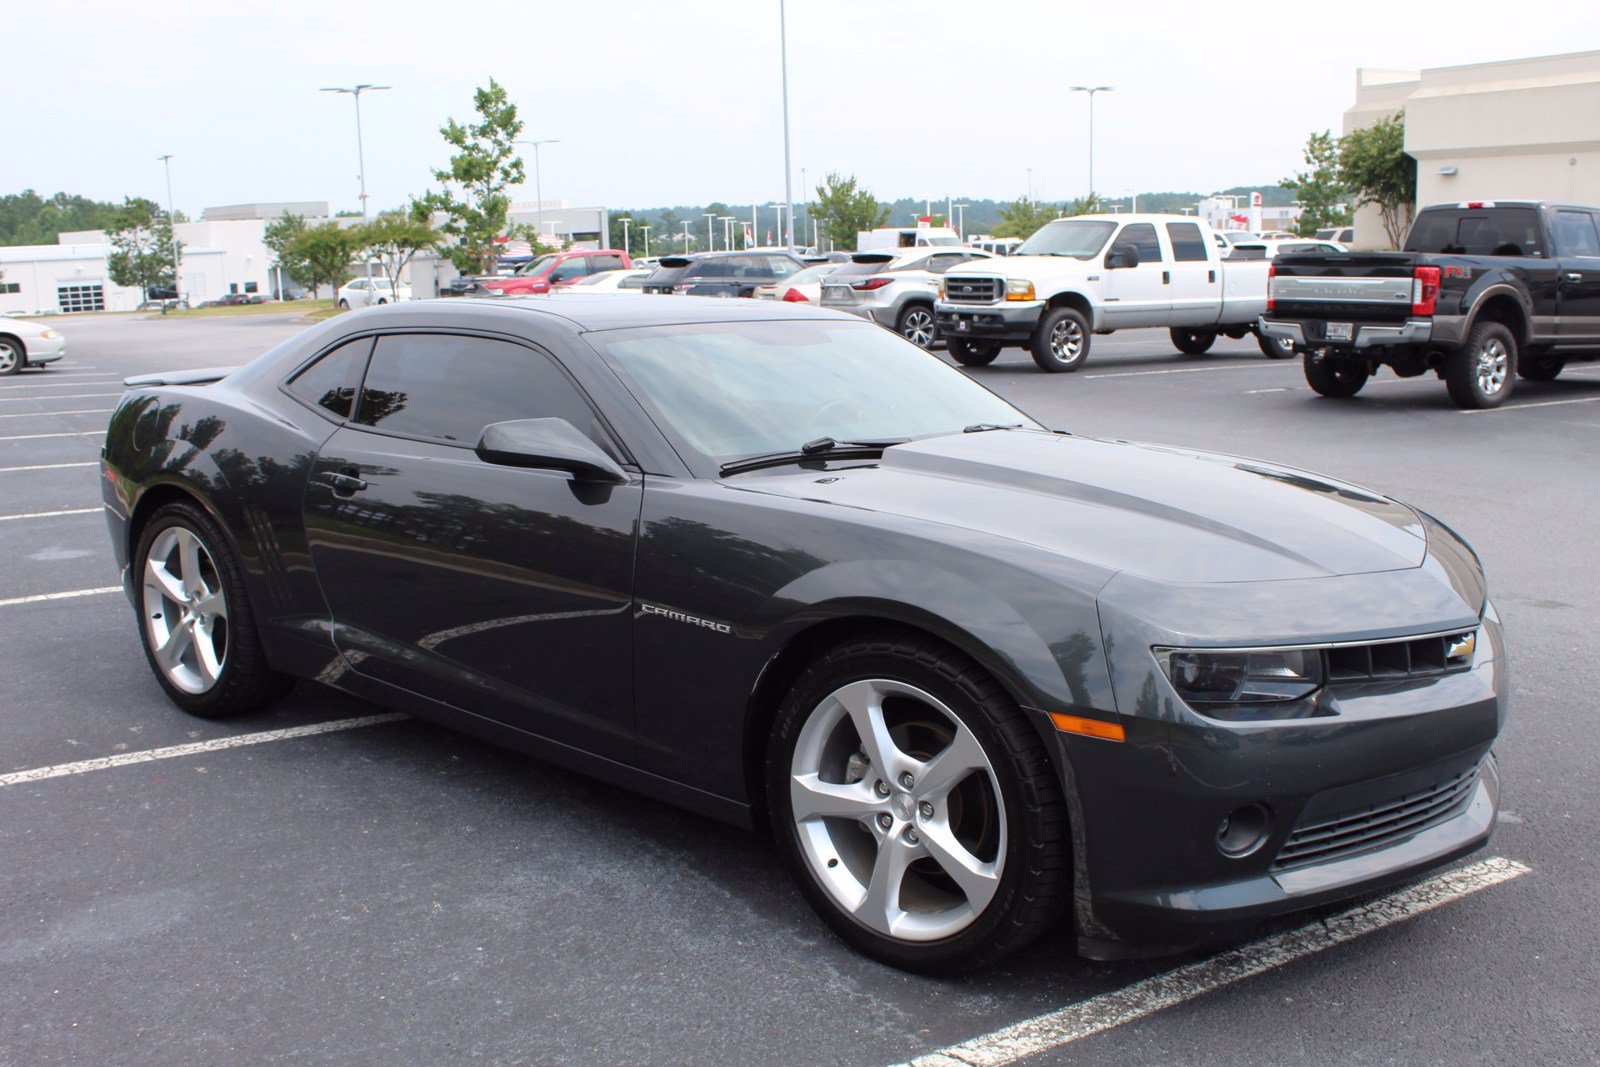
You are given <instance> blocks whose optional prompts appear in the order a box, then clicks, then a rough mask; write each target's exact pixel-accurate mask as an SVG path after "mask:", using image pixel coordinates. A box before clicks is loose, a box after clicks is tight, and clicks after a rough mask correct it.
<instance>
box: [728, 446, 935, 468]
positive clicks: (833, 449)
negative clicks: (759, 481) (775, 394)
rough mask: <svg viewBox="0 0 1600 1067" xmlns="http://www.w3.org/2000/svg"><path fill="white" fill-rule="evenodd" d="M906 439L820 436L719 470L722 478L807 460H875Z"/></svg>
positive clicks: (736, 461) (732, 462) (747, 457)
mask: <svg viewBox="0 0 1600 1067" xmlns="http://www.w3.org/2000/svg"><path fill="white" fill-rule="evenodd" d="M909 440H911V438H909V437H886V438H884V439H883V440H881V441H835V440H834V439H833V438H831V437H819V438H817V439H816V440H815V441H807V442H806V443H805V444H803V445H801V446H800V447H799V448H797V449H795V450H794V451H792V452H769V453H767V454H766V455H763V456H746V457H745V458H744V459H735V460H731V461H729V462H727V463H724V464H723V465H722V467H721V468H720V469H721V472H722V473H723V474H724V475H728V474H738V473H740V472H741V471H753V470H760V469H761V468H763V467H781V466H784V465H785V464H789V463H802V462H804V461H806V460H808V459H876V458H877V457H879V456H881V455H883V450H884V449H886V448H891V447H893V446H894V445H903V444H905V443H906V442H907V441H909Z"/></svg>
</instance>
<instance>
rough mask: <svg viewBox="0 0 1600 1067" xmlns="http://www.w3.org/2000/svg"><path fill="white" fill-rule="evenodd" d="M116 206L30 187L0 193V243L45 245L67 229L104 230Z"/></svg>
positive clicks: (114, 213)
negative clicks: (42, 194) (45, 194)
mask: <svg viewBox="0 0 1600 1067" xmlns="http://www.w3.org/2000/svg"><path fill="white" fill-rule="evenodd" d="M119 210H120V208H119V207H118V206H117V205H116V204H113V203H104V202H102V201H99V200H90V199H89V198H88V197H86V196H74V195H70V194H67V193H56V194H55V195H54V196H52V197H49V198H48V199H46V198H45V197H42V196H40V195H39V194H38V193H36V192H34V191H33V190H32V189H24V190H23V191H22V192H20V193H7V194H5V195H4V196H0V245H48V244H55V243H56V238H57V237H58V236H60V235H61V234H62V233H63V232H65V231H68V230H108V229H110V228H111V226H112V224H113V222H114V220H115V218H116V215H117V212H118V211H119Z"/></svg>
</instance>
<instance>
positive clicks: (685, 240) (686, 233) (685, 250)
mask: <svg viewBox="0 0 1600 1067" xmlns="http://www.w3.org/2000/svg"><path fill="white" fill-rule="evenodd" d="M678 236H679V237H682V238H683V254H684V255H688V254H689V239H690V238H691V237H693V236H694V234H692V233H690V232H689V227H687V226H685V227H684V228H683V232H682V233H680V234H678Z"/></svg>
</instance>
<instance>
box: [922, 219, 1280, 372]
mask: <svg viewBox="0 0 1600 1067" xmlns="http://www.w3.org/2000/svg"><path fill="white" fill-rule="evenodd" d="M1267 268H1268V261H1267V260H1266V259H1264V258H1262V257H1261V255H1260V253H1259V251H1257V252H1256V253H1254V254H1250V253H1238V252H1236V253H1232V254H1230V252H1229V250H1228V246H1226V245H1225V243H1224V242H1223V241H1221V240H1220V239H1219V238H1218V236H1217V235H1216V233H1215V232H1214V231H1213V230H1212V229H1211V227H1210V226H1208V225H1207V224H1206V223H1205V222H1204V221H1203V220H1200V219H1196V218H1193V217H1190V216H1185V215H1079V216H1076V217H1074V218H1068V219H1056V220H1055V221H1054V222H1051V223H1048V224H1046V225H1045V226H1043V227H1042V228H1040V229H1039V230H1038V232H1036V233H1035V234H1034V235H1033V236H1032V237H1029V238H1028V239H1027V240H1026V241H1024V242H1023V243H1022V244H1021V246H1019V247H1018V248H1017V250H1016V251H1015V252H1014V253H1012V254H1011V255H1010V256H1008V257H1006V258H1004V259H986V260H984V261H983V262H981V263H968V264H963V265H961V266H959V267H954V268H952V269H951V270H950V271H949V272H948V273H947V274H945V276H944V284H943V286H942V288H941V290H940V298H939V301H938V303H937V304H936V305H935V313H936V317H937V319H938V328H939V333H940V335H941V336H942V337H943V338H944V340H945V343H946V345H947V347H948V349H949V352H950V355H951V357H952V358H953V359H955V361H956V362H958V363H960V364H962V365H964V366H968V367H981V366H984V365H985V364H988V363H992V362H994V359H995V357H996V356H998V355H999V354H1000V349H1001V348H1003V347H1004V346H1006V345H1008V344H1012V345H1023V346H1025V347H1026V348H1027V349H1028V350H1029V351H1030V352H1032V353H1033V361H1034V362H1035V363H1037V364H1038V365H1039V368H1040V369H1041V370H1046V371H1074V370H1077V369H1078V368H1079V367H1081V366H1083V361H1084V360H1085V359H1087V358H1088V357H1089V342H1090V339H1091V337H1092V336H1093V335H1094V334H1097V333H1102V334H1104V333H1111V332H1112V331H1114V330H1126V329H1143V328H1148V327H1156V326H1164V327H1166V328H1167V329H1168V330H1169V331H1170V333H1171V335H1172V343H1173V344H1174V345H1176V346H1177V348H1178V350H1179V351H1180V352H1183V353H1185V354H1187V355H1196V356H1197V355H1200V354H1201V353H1203V352H1205V351H1206V350H1207V349H1208V348H1210V347H1211V345H1212V343H1213V342H1215V341H1216V339H1217V337H1218V336H1225V337H1233V338H1239V337H1244V336H1246V335H1248V334H1252V333H1255V332H1256V320H1257V319H1258V318H1259V317H1260V316H1261V315H1262V314H1263V313H1264V312H1265V311H1266V310H1267ZM1256 336H1257V341H1258V342H1259V344H1260V345H1261V351H1262V352H1263V353H1264V354H1265V355H1267V356H1269V357H1271V358H1273V359H1284V358H1287V357H1289V356H1292V355H1294V349H1293V347H1292V346H1288V345H1284V344H1283V343H1282V342H1279V341H1274V340H1270V339H1267V338H1262V337H1261V336H1260V335H1259V334H1257V335H1256Z"/></svg>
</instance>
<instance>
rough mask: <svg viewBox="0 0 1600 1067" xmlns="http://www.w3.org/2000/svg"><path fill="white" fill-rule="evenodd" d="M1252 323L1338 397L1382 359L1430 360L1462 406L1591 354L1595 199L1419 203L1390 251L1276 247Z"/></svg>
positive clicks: (1599, 307)
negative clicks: (1289, 251)
mask: <svg viewBox="0 0 1600 1067" xmlns="http://www.w3.org/2000/svg"><path fill="white" fill-rule="evenodd" d="M1260 333H1261V335H1262V336H1263V337H1274V338H1278V339H1280V340H1283V341H1286V342H1292V343H1293V344H1294V347H1295V351H1297V352H1299V353H1302V354H1303V356H1304V358H1305V372H1306V381H1307V382H1309V383H1310V385H1311V388H1313V389H1315V390H1316V391H1317V392H1319V393H1321V394H1322V395H1323V396H1332V397H1350V396H1355V395H1356V393H1358V392H1360V391H1361V387H1362V386H1363V385H1365V384H1366V382H1367V378H1368V377H1370V376H1371V375H1372V374H1374V373H1376V372H1377V369H1378V367H1379V366H1380V365H1387V366H1388V367H1390V368H1391V369H1392V370H1393V371H1394V372H1395V373H1396V374H1398V375H1399V376H1400V377H1402V378H1410V377H1414V376H1416V375H1419V374H1422V373H1423V372H1425V371H1430V370H1431V371H1433V372H1434V373H1435V374H1437V375H1438V376H1439V377H1440V378H1442V379H1444V382H1445V385H1446V386H1447V387H1448V388H1449V390H1450V398H1451V399H1452V400H1454V401H1455V402H1456V404H1458V405H1459V406H1461V407H1464V408H1488V407H1494V406H1495V405H1497V404H1500V403H1501V402H1503V401H1504V400H1505V399H1506V397H1508V396H1510V395H1511V388H1512V383H1513V381H1514V380H1515V378H1516V376H1518V375H1520V376H1522V377H1523V378H1527V379H1530V380H1532V381H1549V380H1550V379H1552V378H1554V377H1556V375H1558V374H1560V373H1561V369H1562V367H1564V366H1566V365H1567V363H1569V362H1574V361H1577V360H1592V359H1600V209H1597V208H1592V207H1581V206H1577V205H1572V204H1552V203H1544V202H1535V201H1527V200H1519V201H1508V200H1501V201H1498V202H1495V201H1484V202H1476V201H1474V202H1469V203H1462V204H1441V205H1436V206H1433V207H1428V208H1424V209H1423V210H1422V211H1420V212H1418V214H1417V219H1416V221H1415V222H1414V223H1412V226H1411V231H1410V233H1408V234H1407V235H1406V241H1405V247H1404V248H1403V249H1402V250H1401V251H1399V252H1356V253H1331V254H1301V255H1284V256H1280V257H1279V258H1278V259H1277V261H1276V262H1275V263H1274V264H1273V268H1272V277H1271V280H1270V282H1269V283H1268V301H1267V313H1266V314H1265V315H1263V316H1262V318H1261V322H1260Z"/></svg>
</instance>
